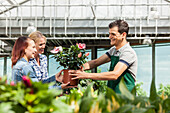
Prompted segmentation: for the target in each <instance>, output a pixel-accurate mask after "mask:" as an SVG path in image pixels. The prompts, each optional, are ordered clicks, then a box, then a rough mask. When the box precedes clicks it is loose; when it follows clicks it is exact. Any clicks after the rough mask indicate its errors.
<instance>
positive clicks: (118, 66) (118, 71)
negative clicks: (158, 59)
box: [70, 20, 137, 93]
mask: <svg viewBox="0 0 170 113" xmlns="http://www.w3.org/2000/svg"><path fill="white" fill-rule="evenodd" d="M128 31H129V27H128V24H127V23H126V22H125V21H123V20H116V21H114V22H112V23H110V24H109V38H110V44H111V45H112V46H113V47H111V48H110V49H109V50H108V51H107V52H106V54H104V55H102V56H101V57H99V58H97V59H95V60H91V61H89V62H87V63H85V64H84V68H83V70H89V69H92V68H96V67H97V66H100V65H102V64H104V63H107V62H110V61H111V65H110V70H109V72H103V73H86V72H84V71H74V70H71V71H70V75H71V76H76V77H75V78H73V79H94V80H108V84H107V85H108V87H110V88H112V89H113V90H114V91H115V92H116V93H120V90H119V83H120V80H121V77H124V80H125V84H126V86H127V88H128V90H129V91H131V90H132V89H133V88H134V86H135V79H136V73H137V56H136V53H135V51H134V50H133V49H132V48H131V46H130V45H129V43H128V42H127V40H126V36H127V35H128Z"/></svg>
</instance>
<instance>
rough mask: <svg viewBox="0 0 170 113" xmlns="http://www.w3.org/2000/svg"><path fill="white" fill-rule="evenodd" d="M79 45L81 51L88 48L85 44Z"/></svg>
mask: <svg viewBox="0 0 170 113" xmlns="http://www.w3.org/2000/svg"><path fill="white" fill-rule="evenodd" d="M77 45H78V48H79V49H85V48H86V44H84V43H82V44H81V43H79V44H77Z"/></svg>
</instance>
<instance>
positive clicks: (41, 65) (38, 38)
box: [29, 31, 48, 80]
mask: <svg viewBox="0 0 170 113" xmlns="http://www.w3.org/2000/svg"><path fill="white" fill-rule="evenodd" d="M29 37H30V38H31V39H32V40H33V41H34V42H35V46H36V49H37V53H36V54H35V58H33V59H30V61H29V63H30V64H31V65H32V66H33V68H34V70H35V72H36V75H37V77H38V79H39V80H44V79H46V78H48V71H47V57H46V56H45V55H43V53H44V49H45V45H46V37H45V36H44V35H43V34H42V33H41V32H39V31H35V32H32V33H31V34H30V35H29Z"/></svg>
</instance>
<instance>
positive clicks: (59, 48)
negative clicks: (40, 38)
mask: <svg viewBox="0 0 170 113" xmlns="http://www.w3.org/2000/svg"><path fill="white" fill-rule="evenodd" d="M59 51H63V48H62V47H61V46H59V47H54V49H53V50H51V51H50V52H51V53H55V54H56V53H58V52H59Z"/></svg>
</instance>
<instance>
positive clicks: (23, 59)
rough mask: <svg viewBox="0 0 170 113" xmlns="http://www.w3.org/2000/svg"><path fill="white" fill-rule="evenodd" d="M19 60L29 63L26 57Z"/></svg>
mask: <svg viewBox="0 0 170 113" xmlns="http://www.w3.org/2000/svg"><path fill="white" fill-rule="evenodd" d="M19 60H20V61H24V62H27V60H26V59H25V58H24V57H22V58H20V59H19Z"/></svg>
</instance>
